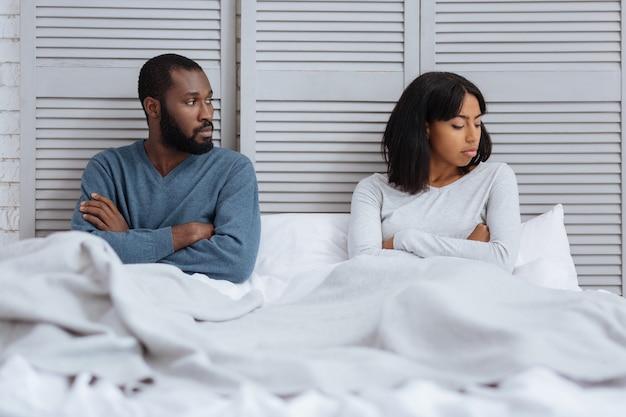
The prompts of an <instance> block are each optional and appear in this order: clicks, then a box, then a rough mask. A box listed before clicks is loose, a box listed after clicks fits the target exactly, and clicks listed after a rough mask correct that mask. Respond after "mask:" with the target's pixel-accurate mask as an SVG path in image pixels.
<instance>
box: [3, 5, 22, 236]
mask: <svg viewBox="0 0 626 417" xmlns="http://www.w3.org/2000/svg"><path fill="white" fill-rule="evenodd" d="M19 22H20V2H19V0H2V1H1V2H0V57H2V60H1V62H0V245H2V244H5V243H10V242H15V241H17V240H18V239H19V181H20V179H19V166H20V160H19V153H20V64H19V63H20V42H19V41H20V35H19V34H20V30H19V28H20V24H19Z"/></svg>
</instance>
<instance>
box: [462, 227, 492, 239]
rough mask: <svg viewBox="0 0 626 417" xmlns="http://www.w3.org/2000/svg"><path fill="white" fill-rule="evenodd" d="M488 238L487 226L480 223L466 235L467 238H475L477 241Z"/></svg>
mask: <svg viewBox="0 0 626 417" xmlns="http://www.w3.org/2000/svg"><path fill="white" fill-rule="evenodd" d="M490 239H491V235H490V234H489V228H488V227H487V225H486V224H482V223H481V224H479V225H478V226H476V228H475V229H474V231H473V232H472V233H470V235H469V236H468V237H467V240H477V241H479V242H489V240H490Z"/></svg>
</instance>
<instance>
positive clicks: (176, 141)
mask: <svg viewBox="0 0 626 417" xmlns="http://www.w3.org/2000/svg"><path fill="white" fill-rule="evenodd" d="M171 75H172V87H170V89H169V90H168V91H167V93H166V95H165V99H164V100H163V101H162V103H161V119H160V121H159V125H160V128H161V138H162V141H163V144H164V145H165V146H167V147H168V148H170V149H175V150H178V151H181V152H185V153H191V154H196V155H198V154H203V153H206V152H209V151H210V150H211V149H213V141H212V138H213V122H212V121H213V112H214V109H213V104H212V102H211V100H212V98H213V90H212V89H211V84H209V80H208V79H207V77H206V75H205V74H204V72H202V71H187V70H183V69H178V70H174V71H172V74H171Z"/></svg>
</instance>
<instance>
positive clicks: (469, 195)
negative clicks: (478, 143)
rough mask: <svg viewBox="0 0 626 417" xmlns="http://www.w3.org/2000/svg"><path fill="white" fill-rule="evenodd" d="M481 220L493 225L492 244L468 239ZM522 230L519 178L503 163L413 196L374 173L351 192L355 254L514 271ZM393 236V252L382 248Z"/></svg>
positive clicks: (482, 167) (483, 166)
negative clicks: (468, 262)
mask: <svg viewBox="0 0 626 417" xmlns="http://www.w3.org/2000/svg"><path fill="white" fill-rule="evenodd" d="M479 223H484V224H486V225H487V226H488V227H489V233H490V237H491V240H490V241H489V242H479V241H473V240H467V237H468V236H469V235H470V233H472V231H473V230H474V229H475V227H476V226H477V225H478V224H479ZM520 231H521V222H520V212H519V195H518V189H517V180H516V178H515V173H514V172H513V170H512V169H511V168H510V167H509V166H508V165H506V164H504V163H497V162H492V163H487V162H485V163H481V164H480V165H478V166H477V167H476V168H474V169H473V170H472V171H471V172H469V173H468V174H466V175H465V176H463V177H461V178H460V179H458V180H457V181H455V182H453V183H451V184H448V185H446V186H444V187H440V188H437V187H429V188H428V189H427V190H426V191H424V192H421V193H418V194H415V195H411V194H409V193H406V192H403V191H401V190H399V189H398V188H396V187H395V186H393V185H390V184H389V181H388V178H387V176H386V175H383V174H373V175H371V176H369V177H367V178H364V179H362V180H361V181H360V182H359V184H358V185H357V186H356V188H355V190H354V193H353V196H352V206H351V216H350V230H349V235H348V252H349V255H350V257H351V258H352V257H354V256H357V255H359V254H369V255H387V254H391V253H394V252H395V253H397V252H396V251H405V252H409V253H412V254H414V255H416V256H419V257H421V258H427V257H431V256H453V257H459V258H466V259H474V260H479V261H485V262H489V263H492V264H496V265H499V266H501V267H503V268H504V269H506V270H508V271H512V270H513V267H514V265H515V261H516V259H517V253H518V250H519V239H520ZM391 236H394V239H393V245H394V251H390V250H386V249H382V242H383V241H384V240H386V239H388V238H390V237H391Z"/></svg>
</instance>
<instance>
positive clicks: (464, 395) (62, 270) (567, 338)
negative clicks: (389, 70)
mask: <svg viewBox="0 0 626 417" xmlns="http://www.w3.org/2000/svg"><path fill="white" fill-rule="evenodd" d="M563 217H564V215H563V207H562V206H561V205H556V206H554V207H553V208H552V209H551V210H549V211H547V212H546V213H544V214H542V215H539V216H536V217H533V218H531V219H529V220H527V221H526V222H524V223H523V224H522V241H521V249H520V254H519V257H518V260H517V263H516V267H515V270H514V271H513V274H509V273H506V272H504V271H502V270H501V269H499V268H497V267H495V266H490V265H487V264H484V263H479V262H473V261H467V260H461V259H455V258H431V259H428V260H419V259H416V258H414V257H409V256H397V257H385V258H373V257H357V258H355V259H352V260H348V259H347V250H346V236H347V229H348V222H349V215H348V214H345V213H285V214H271V215H265V216H263V217H262V237H261V248H260V251H259V256H258V259H257V263H256V267H255V271H254V273H253V275H252V277H251V278H250V280H249V281H247V282H246V283H244V284H232V283H228V282H223V281H216V280H211V279H209V278H207V277H205V276H201V275H192V276H189V275H186V274H184V273H182V272H181V271H179V270H177V269H176V268H174V267H171V266H169V265H162V264H149V265H123V264H121V262H120V261H119V259H118V258H117V256H116V255H115V253H114V252H113V251H112V249H111V248H110V247H109V246H108V245H107V244H106V242H104V241H103V240H101V239H99V238H97V237H94V236H91V235H89V234H85V233H80V232H72V231H68V232H60V233H56V234H53V235H50V236H48V237H46V238H35V239H27V240H23V241H20V242H17V243H15V244H12V245H8V246H5V247H2V248H0V315H1V319H2V320H1V321H0V328H1V330H0V415H1V416H29V417H31V416H81V417H84V416H151V417H158V416H172V415H176V416H299V417H303V416H316V417H325V416H421V415H424V416H426V415H427V416H442V417H448V416H455V417H458V416H481V417H490V416H498V417H501V416H530V415H533V416H537V415H541V416H568V417H574V416H623V415H624V410H626V303H625V302H624V299H623V298H622V297H620V296H618V295H615V294H611V293H609V292H606V291H597V290H596V291H590V290H585V291H583V290H582V289H581V288H580V287H579V285H578V282H577V277H576V269H575V266H574V263H573V260H572V257H571V255H570V248H569V243H568V238H567V234H566V231H565V227H564V223H563ZM522 313H523V314H522Z"/></svg>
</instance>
